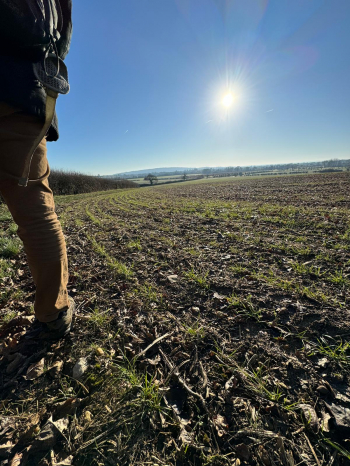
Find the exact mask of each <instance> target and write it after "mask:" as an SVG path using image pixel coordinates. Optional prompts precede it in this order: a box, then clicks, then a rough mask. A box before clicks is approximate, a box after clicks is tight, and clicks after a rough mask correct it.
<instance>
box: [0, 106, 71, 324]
mask: <svg viewBox="0 0 350 466" xmlns="http://www.w3.org/2000/svg"><path fill="white" fill-rule="evenodd" d="M42 126H43V123H42V122H41V120H39V119H38V118H37V117H35V116H32V115H27V114H25V113H23V112H21V111H20V110H19V109H15V108H13V107H10V106H9V105H7V104H5V103H1V102H0V193H1V195H2V197H3V198H4V200H5V202H6V204H7V206H8V208H9V210H10V212H11V214H12V217H13V219H14V221H15V223H16V224H17V225H18V236H19V237H20V238H21V240H22V241H23V245H24V250H25V252H26V254H27V258H28V263H29V267H30V270H31V273H32V276H33V279H34V283H35V286H36V294H35V304H34V309H35V315H36V317H37V319H38V320H39V321H41V322H51V321H53V320H55V319H56V318H57V317H58V314H59V313H60V312H61V311H63V310H66V309H67V308H68V306H69V302H68V294H67V282H68V268H67V253H66V244H65V239H64V236H63V233H62V229H61V225H60V223H59V221H58V218H57V215H56V213H55V205H54V200H53V195H52V191H51V189H50V188H49V183H48V176H49V173H50V169H49V164H48V161H47V157H46V152H47V149H46V139H43V140H42V141H41V143H40V145H39V147H38V148H37V149H36V151H35V153H34V156H33V161H32V164H31V169H30V177H29V179H30V180H35V181H29V183H28V186H27V187H22V186H18V179H19V178H20V177H21V176H22V171H23V167H24V161H25V158H26V157H27V156H28V152H29V151H30V148H31V147H32V145H33V143H34V140H35V138H37V137H38V134H39V133H40V131H41V129H42ZM0 286H1V285H0Z"/></svg>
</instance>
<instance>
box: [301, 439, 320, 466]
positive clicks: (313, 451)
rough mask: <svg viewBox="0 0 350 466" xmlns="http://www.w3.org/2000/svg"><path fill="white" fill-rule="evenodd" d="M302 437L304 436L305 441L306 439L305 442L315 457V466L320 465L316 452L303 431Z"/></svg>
mask: <svg viewBox="0 0 350 466" xmlns="http://www.w3.org/2000/svg"><path fill="white" fill-rule="evenodd" d="M304 437H305V439H306V441H307V444H308V445H309V448H310V450H311V452H312V454H313V455H314V458H315V460H316V463H317V466H321V463H320V462H319V460H318V458H317V455H316V452H315V450H314V448H313V446H312V445H311V442H310V440H309V438H308V437H307V435H306V434H305V432H304Z"/></svg>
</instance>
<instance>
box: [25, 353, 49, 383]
mask: <svg viewBox="0 0 350 466" xmlns="http://www.w3.org/2000/svg"><path fill="white" fill-rule="evenodd" d="M44 365H45V358H42V359H40V361H38V362H36V363H34V364H31V365H30V366H29V367H28V370H27V374H26V376H25V378H26V379H27V380H34V379H37V378H38V377H40V376H41V375H43V373H44Z"/></svg>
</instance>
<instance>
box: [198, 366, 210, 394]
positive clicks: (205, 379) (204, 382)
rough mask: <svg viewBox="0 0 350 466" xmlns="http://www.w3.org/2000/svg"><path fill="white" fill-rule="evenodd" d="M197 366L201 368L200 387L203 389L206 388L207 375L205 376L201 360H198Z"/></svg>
mask: <svg viewBox="0 0 350 466" xmlns="http://www.w3.org/2000/svg"><path fill="white" fill-rule="evenodd" d="M199 367H200V369H201V372H202V376H203V385H202V388H203V390H205V389H206V388H207V385H208V376H207V373H206V372H205V370H204V367H203V364H202V361H199Z"/></svg>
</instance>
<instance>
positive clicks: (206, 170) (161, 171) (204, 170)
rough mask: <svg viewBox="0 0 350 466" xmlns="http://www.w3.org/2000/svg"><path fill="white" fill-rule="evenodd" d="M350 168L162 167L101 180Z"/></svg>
mask: <svg viewBox="0 0 350 466" xmlns="http://www.w3.org/2000/svg"><path fill="white" fill-rule="evenodd" d="M347 167H350V159H340V160H339V159H330V160H323V161H319V162H301V163H281V164H268V165H249V166H229V167H196V168H191V167H161V168H146V169H144V170H133V171H129V172H122V173H115V174H114V175H103V176H102V177H101V178H127V179H132V178H143V177H144V176H146V175H148V174H149V173H152V174H153V175H157V176H166V175H179V174H183V173H184V172H185V173H186V174H187V175H196V174H203V175H215V174H219V175H221V176H223V175H224V174H225V173H227V174H229V173H236V174H243V173H245V174H247V173H249V174H251V175H253V174H254V173H255V172H258V173H262V172H269V171H276V170H283V171H285V170H290V171H292V170H301V169H302V170H315V169H332V168H340V169H346V168H347Z"/></svg>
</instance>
